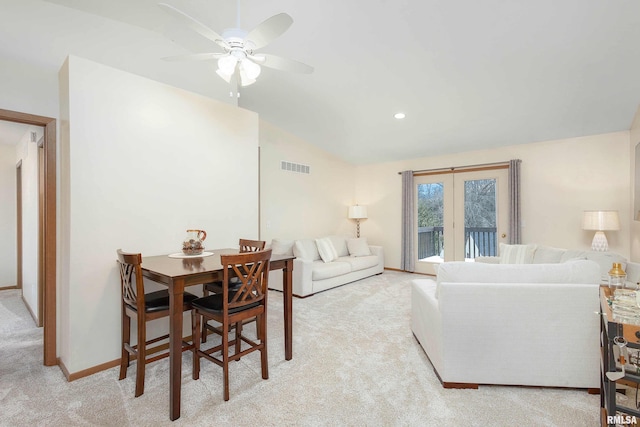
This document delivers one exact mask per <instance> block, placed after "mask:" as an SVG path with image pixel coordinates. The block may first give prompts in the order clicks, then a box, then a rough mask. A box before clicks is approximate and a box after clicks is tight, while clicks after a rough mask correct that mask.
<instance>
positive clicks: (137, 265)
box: [118, 249, 144, 312]
mask: <svg viewBox="0 0 640 427" xmlns="http://www.w3.org/2000/svg"><path fill="white" fill-rule="evenodd" d="M118 265H119V267H120V268H119V270H120V285H121V286H120V289H121V291H122V301H123V302H124V303H125V304H127V305H128V306H130V307H132V308H135V309H136V310H138V311H139V312H140V311H144V282H143V279H142V267H141V265H142V254H139V253H126V252H123V251H122V249H118ZM134 279H135V280H134ZM134 282H135V283H134Z"/></svg>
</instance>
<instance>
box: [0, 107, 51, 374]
mask: <svg viewBox="0 0 640 427" xmlns="http://www.w3.org/2000/svg"><path fill="white" fill-rule="evenodd" d="M0 120H6V121H10V122H15V123H23V124H28V125H35V126H42V127H43V128H44V137H43V141H42V159H41V160H42V162H41V167H40V172H41V176H40V178H39V179H40V184H41V187H40V191H39V193H40V195H39V202H40V203H39V208H38V210H39V215H38V216H39V220H38V224H39V232H38V235H39V236H40V237H39V239H40V243H39V246H40V248H41V249H40V250H41V254H42V256H41V257H40V259H39V266H38V270H39V271H40V272H41V274H40V281H41V283H42V300H43V304H42V310H43V312H44V313H43V316H41V318H42V319H43V326H44V334H43V350H44V357H43V358H44V365H45V366H54V365H57V364H58V360H57V356H56V353H57V352H56V120H55V119H53V118H50V117H43V116H37V115H34V114H27V113H20V112H16V111H10V110H2V109H0ZM18 274H20V273H18Z"/></svg>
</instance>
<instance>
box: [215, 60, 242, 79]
mask: <svg viewBox="0 0 640 427" xmlns="http://www.w3.org/2000/svg"><path fill="white" fill-rule="evenodd" d="M237 64H238V58H236V57H235V56H233V55H227V56H223V57H222V58H220V59H218V71H220V72H221V73H223V74H226V75H228V76H231V75H233V72H234V71H235V70H236V65H237ZM218 75H220V73H218Z"/></svg>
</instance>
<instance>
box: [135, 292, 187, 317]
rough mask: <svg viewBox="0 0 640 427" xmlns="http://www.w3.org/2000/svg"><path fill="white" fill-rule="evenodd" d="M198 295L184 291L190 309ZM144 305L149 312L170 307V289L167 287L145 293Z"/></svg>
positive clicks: (185, 301)
mask: <svg viewBox="0 0 640 427" xmlns="http://www.w3.org/2000/svg"><path fill="white" fill-rule="evenodd" d="M197 298H198V297H197V296H195V295H193V294H190V293H189V292H185V293H184V306H185V308H187V309H189V308H190V307H191V303H192V302H193V301H194V300H195V299H197ZM144 306H145V311H146V312H147V313H153V312H155V311H162V310H168V309H169V291H168V290H166V289H163V290H160V291H155V292H150V293H148V294H145V295H144Z"/></svg>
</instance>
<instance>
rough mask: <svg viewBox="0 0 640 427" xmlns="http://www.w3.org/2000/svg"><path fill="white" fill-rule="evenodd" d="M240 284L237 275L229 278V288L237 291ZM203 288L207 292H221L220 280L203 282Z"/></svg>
mask: <svg viewBox="0 0 640 427" xmlns="http://www.w3.org/2000/svg"><path fill="white" fill-rule="evenodd" d="M241 285H242V282H241V281H240V279H238V278H237V277H232V278H231V279H229V290H230V291H237V290H238V288H239V287H240V286H241ZM204 288H205V289H206V290H207V291H209V292H214V293H220V292H222V280H216V281H215V282H211V283H205V284H204Z"/></svg>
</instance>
